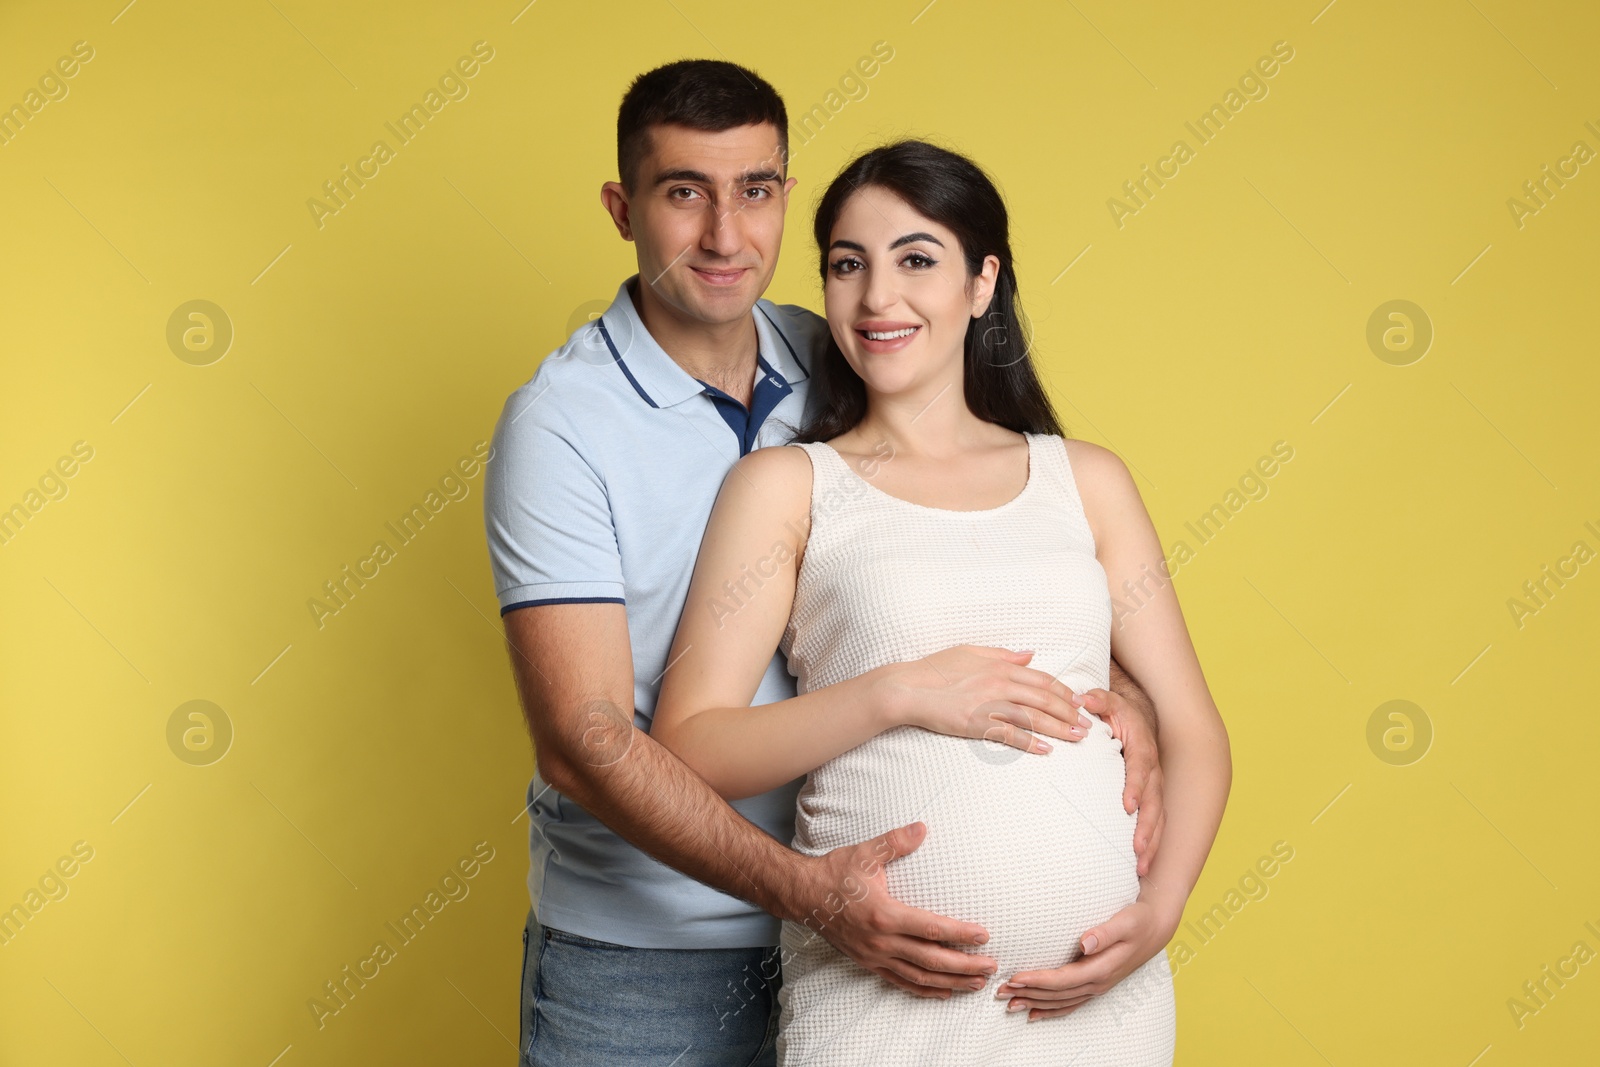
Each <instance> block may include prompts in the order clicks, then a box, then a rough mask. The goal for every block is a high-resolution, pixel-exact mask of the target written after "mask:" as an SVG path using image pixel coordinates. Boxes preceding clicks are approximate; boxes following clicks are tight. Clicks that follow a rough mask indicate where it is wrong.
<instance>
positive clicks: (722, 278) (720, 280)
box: [689, 267, 749, 285]
mask: <svg viewBox="0 0 1600 1067" xmlns="http://www.w3.org/2000/svg"><path fill="white" fill-rule="evenodd" d="M689 269H690V270H692V271H694V272H695V273H696V274H698V275H700V277H702V278H704V279H705V280H706V281H708V282H711V283H712V284H713V285H727V284H729V283H731V282H734V281H737V280H738V279H740V278H742V277H744V274H745V271H747V270H748V269H749V268H748V267H739V268H737V269H734V270H710V269H707V268H705V267H690V268H689Z"/></svg>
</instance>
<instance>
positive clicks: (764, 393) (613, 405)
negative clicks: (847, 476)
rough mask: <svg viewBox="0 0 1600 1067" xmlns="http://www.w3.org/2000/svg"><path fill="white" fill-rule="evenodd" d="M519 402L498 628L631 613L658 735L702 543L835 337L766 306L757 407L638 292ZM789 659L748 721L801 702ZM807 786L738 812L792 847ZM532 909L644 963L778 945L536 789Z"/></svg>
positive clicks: (621, 296) (505, 488) (751, 915)
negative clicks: (723, 496)
mask: <svg viewBox="0 0 1600 1067" xmlns="http://www.w3.org/2000/svg"><path fill="white" fill-rule="evenodd" d="M637 280H638V275H634V276H633V277H632V278H629V279H628V280H627V281H625V282H623V283H622V285H620V286H618V288H617V294H616V298H615V299H614V300H613V301H612V303H611V306H610V307H609V308H607V309H606V311H605V313H604V314H602V315H601V316H600V318H599V319H597V320H595V321H593V322H591V323H587V324H585V325H583V326H581V327H579V328H578V330H577V331H576V332H574V333H573V334H572V336H571V337H570V338H568V340H567V342H566V344H564V345H562V346H561V347H560V348H558V349H556V350H555V351H554V352H552V353H551V354H550V355H548V356H546V357H545V359H544V361H543V362H542V363H540V364H539V368H538V370H537V371H536V372H535V373H534V375H533V377H532V379H530V380H529V381H528V382H527V384H525V385H523V386H522V387H521V388H520V389H518V390H517V391H516V392H514V393H512V394H511V397H510V399H508V400H507V401H506V404H505V408H504V410H503V411H502V412H501V415H500V420H499V422H498V424H497V425H496V426H495V431H494V451H493V456H494V462H493V463H491V464H489V465H488V468H487V474H486V476H485V478H486V480H485V485H484V522H485V526H486V529H487V533H488V538H489V561H490V564H491V566H492V568H493V571H494V584H495V594H496V595H497V596H498V598H499V601H500V613H501V614H502V615H504V614H506V613H507V612H509V611H514V610H516V609H517V608H521V607H527V606H531V605H536V604H561V603H595V602H605V603H617V604H625V605H626V606H627V614H628V636H629V638H630V640H631V642H632V645H633V675H634V689H633V700H634V723H635V724H636V725H637V726H638V727H639V729H641V730H645V731H648V730H649V729H650V724H651V719H652V717H653V715H654V713H655V706H656V696H657V693H658V692H659V690H660V679H661V676H662V674H663V673H664V672H665V671H666V667H667V654H668V651H669V649H670V648H671V646H672V638H673V635H674V633H675V631H676V630H677V626H678V619H679V617H680V616H681V615H682V613H683V609H684V602H685V600H686V598H687V596H688V591H689V579H690V577H691V576H692V575H693V572H694V563H695V557H696V555H697V554H698V553H699V551H700V539H701V537H702V535H704V533H705V528H706V522H707V520H708V519H709V518H710V516H711V506H712V504H713V503H714V502H715V500H716V497H717V491H718V490H719V489H720V488H721V486H722V481H723V478H724V477H726V475H727V473H728V469H729V468H730V467H732V466H733V464H734V462H735V461H736V460H738V458H739V457H740V456H742V455H744V454H745V453H747V452H749V451H750V450H751V449H752V448H759V447H763V446H765V445H773V444H783V443H784V442H786V441H788V440H789V439H790V437H792V436H793V434H794V432H795V431H796V430H798V429H799V427H800V425H801V423H802V422H803V421H804V418H805V416H806V415H807V414H808V412H806V411H805V410H804V407H805V404H806V402H807V396H808V395H809V390H808V389H807V386H808V385H809V378H810V368H811V366H812V360H813V358H814V356H817V355H820V354H821V352H822V351H823V350H824V348H825V346H826V345H827V341H828V326H827V322H826V321H825V320H824V319H822V318H820V317H819V316H817V315H815V314H813V313H812V312H810V311H807V310H806V309H805V308H801V307H796V306H793V305H778V304H774V303H772V302H771V301H769V300H761V301H758V302H757V304H756V307H755V310H754V312H752V314H753V315H754V316H755V323H756V335H757V338H758V339H759V346H760V347H759V351H758V354H757V375H758V377H757V380H756V387H755V390H754V394H753V396H752V399H751V406H750V409H749V411H748V412H747V411H746V410H745V408H744V406H743V405H742V404H740V403H739V402H738V401H736V400H734V399H733V398H731V397H729V396H727V394H725V393H723V392H722V391H721V390H718V389H716V388H714V387H711V386H708V385H706V384H705V383H704V382H701V381H700V380H698V379H696V378H694V377H693V376H691V375H690V374H689V373H688V372H687V371H685V370H684V369H683V368H682V367H680V366H679V365H678V364H677V363H675V362H674V361H673V360H672V358H671V357H670V356H668V355H667V354H666V352H664V351H663V350H662V348H661V346H660V345H658V344H657V343H656V342H655V339H654V338H652V337H651V336H650V334H649V333H648V332H647V331H646V330H645V328H644V323H643V322H642V321H641V320H640V318H639V313H638V311H637V309H635V307H634V304H633V300H632V298H631V297H630V296H629V287H630V286H632V285H634V284H636V283H637ZM794 682H795V680H794V677H793V676H792V675H790V673H789V669H788V664H787V662H786V661H785V659H784V657H783V654H782V653H781V652H777V651H776V650H774V654H773V657H772V662H771V663H769V664H768V665H767V671H766V675H765V676H764V677H763V678H762V680H761V685H760V687H759V688H758V689H757V690H756V695H755V698H754V699H753V700H752V701H751V703H752V704H769V703H773V702H774V701H779V700H786V699H788V698H789V697H792V696H794V695H795V687H794ZM803 782H804V779H803V778H798V779H796V780H795V781H793V782H791V783H789V784H788V785H786V786H783V787H780V788H778V789H775V790H773V791H771V792H769V793H763V794H761V795H759V796H754V797H747V798H745V799H743V800H736V801H733V807H734V808H735V809H736V810H737V811H739V812H740V813H741V814H742V815H744V816H745V817H746V818H748V819H749V820H750V821H751V822H753V823H755V824H756V825H757V826H759V827H761V828H762V829H764V830H766V831H767V832H768V833H770V834H771V835H772V836H773V837H775V838H777V839H778V840H779V841H781V842H782V843H783V844H784V845H785V846H787V845H788V844H789V843H790V841H791V840H792V839H793V837H794V809H795V798H796V795H797V794H798V792H799V788H800V785H801V784H802V783H803ZM528 810H529V813H530V826H529V831H528V842H529V854H530V860H531V863H530V866H529V871H528V894H529V897H530V899H531V900H532V902H533V905H534V908H535V912H536V915H537V917H538V919H539V921H540V922H541V923H543V924H545V925H546V926H553V927H556V928H557V929H561V930H566V931H568V932H570V933H574V934H579V935H582V936H584V937H592V938H597V939H599V940H602V941H611V942H615V943H617V944H623V945H632V946H636V947H639V948H748V947H762V946H773V945H776V944H778V932H779V922H778V920H777V919H775V918H773V917H772V916H771V915H769V914H767V913H766V912H764V911H762V910H761V909H760V908H757V907H755V906H754V905H752V904H748V903H746V902H744V901H742V900H739V899H737V898H735V897H731V896H729V895H727V894H725V893H723V892H721V891H720V890H716V889H712V888H711V887H710V886H707V885H704V884H702V883H700V882H697V881H695V880H694V879H692V878H690V877H689V876H688V875H685V874H681V873H679V872H678V871H676V870H673V869H672V868H671V867H668V866H666V865H665V864H663V863H661V862H660V861H658V860H656V859H654V858H653V857H651V856H649V855H647V854H646V853H644V852H642V851H640V850H639V849H637V848H635V847H634V846H633V845H631V844H629V843H628V842H626V841H624V840H623V839H622V838H620V837H618V836H617V835H616V834H614V833H612V832H611V831H610V830H609V829H607V828H606V827H605V826H604V825H603V824H602V823H601V822H600V821H599V820H597V819H596V818H594V816H592V815H590V814H589V813H588V812H587V811H585V810H584V809H583V808H580V807H579V806H578V805H577V804H576V803H574V802H573V801H572V799H571V798H569V797H565V796H563V795H561V794H560V793H558V792H557V791H556V790H554V789H552V788H548V787H547V785H546V783H545V782H544V781H542V780H541V779H540V777H539V776H538V774H535V775H534V777H533V781H532V782H531V783H529V785H528Z"/></svg>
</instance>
